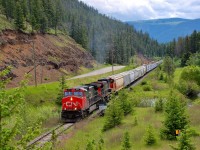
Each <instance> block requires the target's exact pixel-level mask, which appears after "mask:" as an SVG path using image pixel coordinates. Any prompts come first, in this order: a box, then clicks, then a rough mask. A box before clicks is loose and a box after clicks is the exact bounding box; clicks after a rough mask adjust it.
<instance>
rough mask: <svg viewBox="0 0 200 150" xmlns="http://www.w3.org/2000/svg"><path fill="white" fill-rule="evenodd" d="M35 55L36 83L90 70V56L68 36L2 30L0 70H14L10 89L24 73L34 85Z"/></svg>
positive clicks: (92, 61) (0, 37) (0, 35)
mask: <svg viewBox="0 0 200 150" xmlns="http://www.w3.org/2000/svg"><path fill="white" fill-rule="evenodd" d="M33 47H34V49H35V50H33ZM34 54H35V62H36V66H37V69H36V71H37V82H38V83H41V82H42V83H45V82H51V81H57V80H58V78H59V77H60V75H61V73H62V72H64V73H72V72H76V71H77V70H78V69H79V68H80V67H81V66H84V67H87V68H91V67H92V64H93V63H94V60H93V57H92V56H91V55H90V53H88V52H87V51H86V50H84V49H83V48H82V47H81V46H80V45H78V44H77V43H76V42H75V41H74V40H73V39H71V38H70V37H68V36H64V35H59V36H54V35H49V34H45V35H43V34H26V33H22V32H21V33H19V32H17V31H14V30H3V31H2V32H1V34H0V70H3V69H4V68H5V67H6V66H12V67H13V68H12V72H11V74H10V77H12V82H11V83H10V85H9V87H15V86H17V85H18V82H19V81H20V80H21V79H22V78H23V76H24V74H25V73H28V74H30V75H31V76H32V77H31V79H30V84H33V83H34Z"/></svg>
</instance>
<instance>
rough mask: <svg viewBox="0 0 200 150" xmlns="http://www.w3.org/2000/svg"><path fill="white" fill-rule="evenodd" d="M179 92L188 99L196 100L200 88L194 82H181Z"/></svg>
mask: <svg viewBox="0 0 200 150" xmlns="http://www.w3.org/2000/svg"><path fill="white" fill-rule="evenodd" d="M178 90H179V91H180V92H181V93H182V94H184V95H186V96H187V97H188V98H194V97H197V94H198V93H199V92H200V87H199V86H198V85H197V84H196V82H194V81H185V80H179V84H178Z"/></svg>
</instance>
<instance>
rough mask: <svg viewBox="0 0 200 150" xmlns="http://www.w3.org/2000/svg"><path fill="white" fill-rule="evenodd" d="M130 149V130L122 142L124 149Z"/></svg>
mask: <svg viewBox="0 0 200 150" xmlns="http://www.w3.org/2000/svg"><path fill="white" fill-rule="evenodd" d="M130 149H131V143H130V136H129V133H128V132H125V133H124V138H123V142H122V150H130Z"/></svg>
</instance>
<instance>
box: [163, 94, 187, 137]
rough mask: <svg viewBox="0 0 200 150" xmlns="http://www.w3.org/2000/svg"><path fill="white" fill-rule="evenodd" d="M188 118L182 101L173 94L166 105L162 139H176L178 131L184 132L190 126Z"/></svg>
mask: <svg viewBox="0 0 200 150" xmlns="http://www.w3.org/2000/svg"><path fill="white" fill-rule="evenodd" d="M187 118H188V116H187V115H186V112H185V107H184V105H183V104H182V103H181V100H180V99H179V98H178V97H177V96H176V95H175V94H173V93H171V94H170V97H169V99H168V100H167V102H166V104H165V120H164V122H163V128H161V132H160V133H161V138H162V139H167V140H175V139H176V130H177V129H179V130H183V129H185V127H186V126H187V125H188V119H187Z"/></svg>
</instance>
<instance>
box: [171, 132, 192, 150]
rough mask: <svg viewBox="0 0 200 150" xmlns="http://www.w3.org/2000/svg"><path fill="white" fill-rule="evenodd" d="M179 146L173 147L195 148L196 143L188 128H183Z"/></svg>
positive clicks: (181, 149) (177, 149)
mask: <svg viewBox="0 0 200 150" xmlns="http://www.w3.org/2000/svg"><path fill="white" fill-rule="evenodd" d="M178 142H179V144H178V148H174V147H172V148H173V149H174V150H195V147H194V145H193V144H192V141H191V139H190V135H189V132H188V131H187V130H182V131H181V134H180V137H179V138H178Z"/></svg>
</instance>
